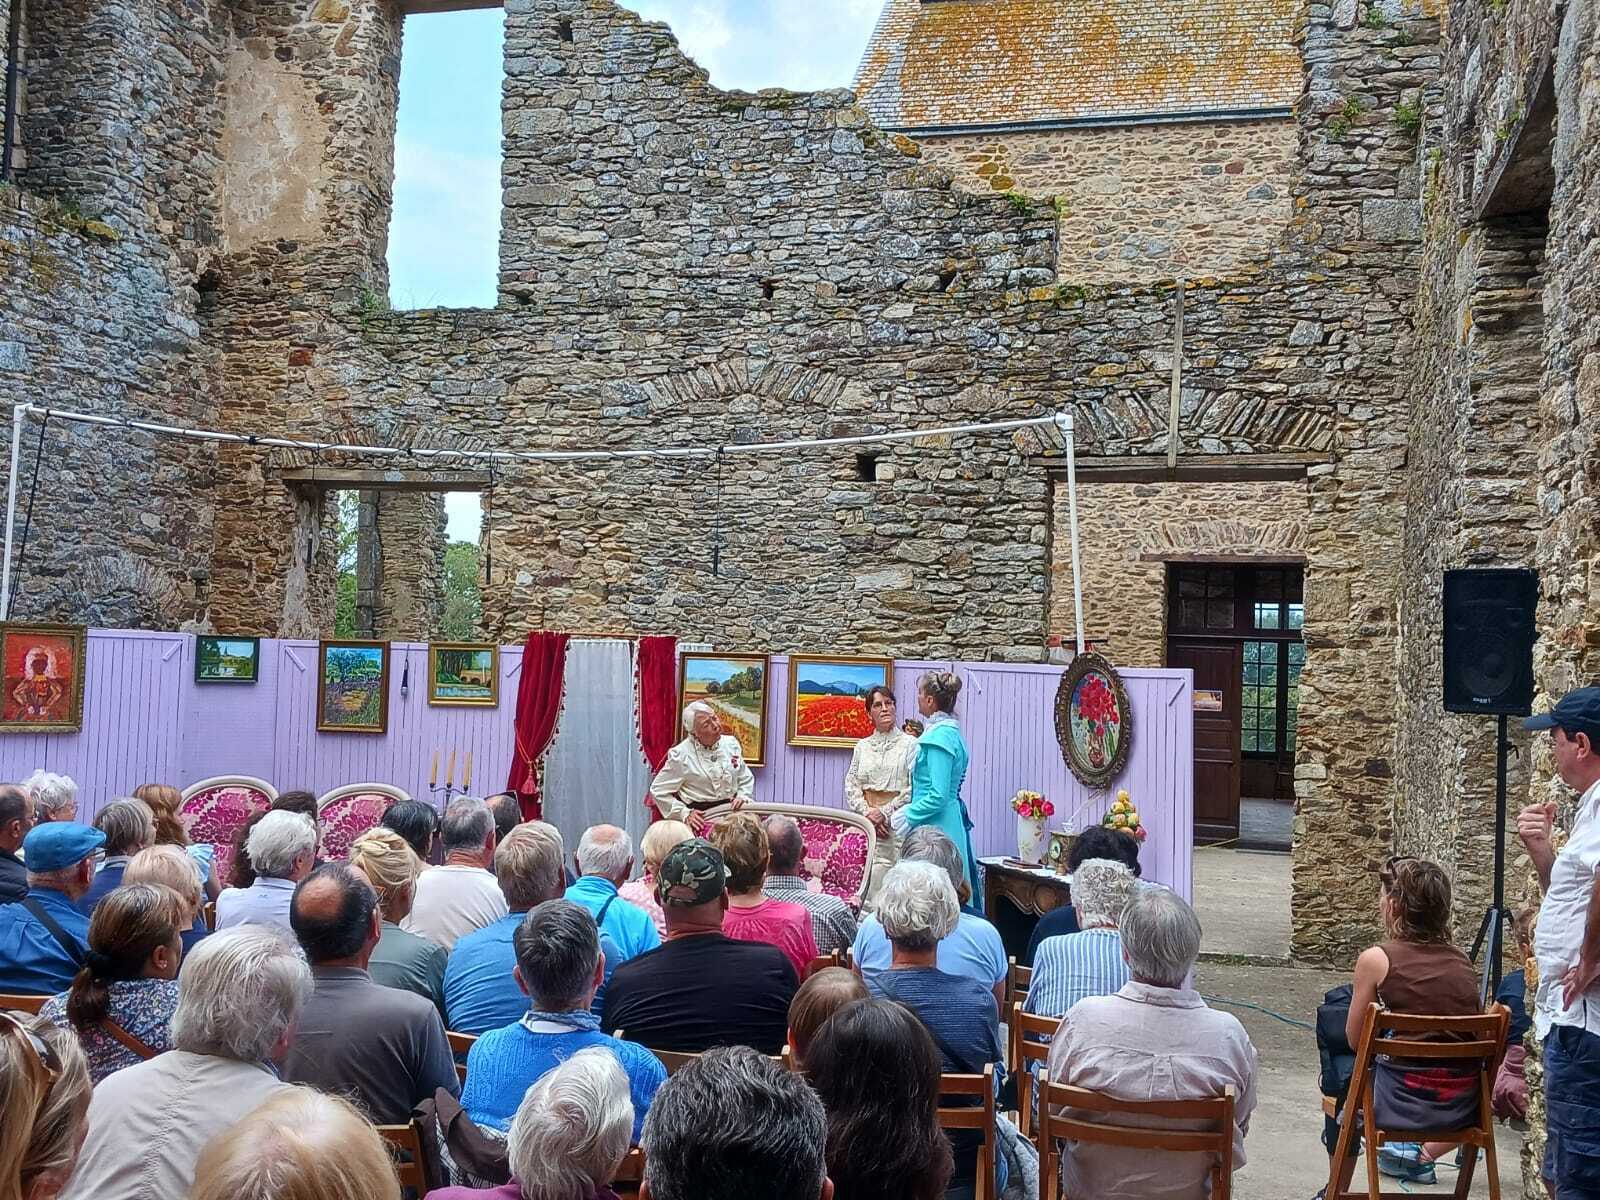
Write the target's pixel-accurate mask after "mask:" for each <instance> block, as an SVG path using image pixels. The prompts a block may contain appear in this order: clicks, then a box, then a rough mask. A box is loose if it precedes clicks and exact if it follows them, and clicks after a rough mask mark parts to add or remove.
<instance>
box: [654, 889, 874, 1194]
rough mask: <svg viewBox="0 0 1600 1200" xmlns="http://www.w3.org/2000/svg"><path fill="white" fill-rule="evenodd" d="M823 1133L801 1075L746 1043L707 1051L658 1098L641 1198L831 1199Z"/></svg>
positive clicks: (823, 1121) (818, 1108) (816, 1104)
mask: <svg viewBox="0 0 1600 1200" xmlns="http://www.w3.org/2000/svg"><path fill="white" fill-rule="evenodd" d="M668 915H669V916H670V915H671V910H670V909H669V910H668ZM669 944H670V943H669ZM827 1133H828V1129H827V1117H826V1115H825V1114H824V1113H823V1111H822V1101H820V1100H818V1099H817V1094H816V1093H815V1092H813V1091H812V1090H811V1089H810V1088H809V1087H807V1086H806V1083H805V1081H804V1080H802V1079H801V1078H800V1077H799V1076H798V1075H794V1074H792V1073H790V1072H788V1071H786V1070H784V1069H783V1067H781V1066H780V1065H779V1064H777V1063H775V1062H773V1061H772V1060H771V1059H770V1058H765V1057H763V1056H762V1055H760V1054H758V1053H756V1052H755V1051H754V1050H751V1049H750V1048H749V1047H747V1046H729V1047H726V1048H724V1049H719V1050H712V1051H709V1052H708V1053H706V1054H705V1055H703V1056H702V1057H700V1058H698V1059H696V1060H695V1061H694V1062H692V1063H690V1064H689V1065H688V1066H686V1067H684V1068H683V1069H682V1070H681V1071H679V1072H678V1073H677V1074H676V1075H674V1076H673V1077H672V1078H671V1079H669V1080H667V1082H666V1083H664V1084H662V1085H661V1090H660V1091H659V1092H657V1093H656V1100H655V1103H654V1104H652V1105H651V1106H650V1115H649V1116H648V1117H647V1118H645V1123H644V1140H643V1143H642V1144H643V1146H644V1152H645V1166H644V1183H643V1185H642V1187H641V1188H640V1191H639V1197H640V1200H752V1198H753V1197H756V1196H759V1197H761V1200H831V1198H832V1196H833V1184H832V1183H831V1182H830V1181H829V1179H828V1168H827V1163H826V1161H825V1159H824V1147H825V1146H826V1141H827ZM891 1194H892V1193H891Z"/></svg>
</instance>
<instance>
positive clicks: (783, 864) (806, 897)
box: [761, 813, 856, 954]
mask: <svg viewBox="0 0 1600 1200" xmlns="http://www.w3.org/2000/svg"><path fill="white" fill-rule="evenodd" d="M765 826H766V830H767V850H768V853H769V854H770V855H771V856H772V857H771V861H770V862H769V863H768V865H767V879H766V882H765V883H763V884H762V885H761V890H762V891H764V892H765V893H766V894H767V895H768V896H770V897H772V899H774V900H780V901H784V902H785V903H788V904H798V905H799V906H800V907H801V908H803V909H805V910H806V912H807V914H809V916H810V918H811V937H812V939H813V940H814V941H815V942H816V945H817V953H818V954H832V953H833V952H834V951H835V950H848V949H849V948H850V944H851V943H852V942H854V941H855V940H856V917H855V914H854V913H853V912H851V911H850V906H849V905H848V904H846V903H845V902H844V901H843V900H841V899H839V897H837V896H834V895H830V894H829V893H827V892H823V891H816V892H814V891H812V890H811V888H810V886H809V885H808V884H807V882H806V877H805V867H804V865H803V864H804V862H805V854H806V840H805V837H804V836H803V835H802V834H801V832H800V826H799V824H798V823H797V822H796V821H795V819H794V818H793V817H786V816H783V815H782V814H781V813H780V814H779V815H777V816H772V817H768V818H767V819H766V822H765Z"/></svg>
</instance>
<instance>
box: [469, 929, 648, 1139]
mask: <svg viewBox="0 0 1600 1200" xmlns="http://www.w3.org/2000/svg"><path fill="white" fill-rule="evenodd" d="M513 944H514V945H515V947H516V952H517V966H516V970H515V972H514V974H515V977H516V981H517V985H518V986H519V987H521V988H522V990H523V991H525V992H527V993H528V995H529V996H530V997H531V998H532V1000H533V1004H532V1007H531V1008H530V1010H529V1011H528V1012H527V1013H526V1014H525V1015H524V1016H523V1017H522V1019H521V1020H519V1021H517V1022H516V1023H515V1024H512V1025H507V1026H505V1027H504V1028H501V1029H493V1030H490V1031H489V1032H488V1033H486V1034H484V1035H483V1036H482V1037H480V1038H479V1039H478V1040H477V1041H476V1042H475V1043H473V1046H472V1050H471V1052H470V1053H469V1054H468V1055H467V1082H466V1085H465V1087H464V1088H463V1090H462V1093H461V1106H462V1107H463V1108H464V1109H466V1110H467V1115H468V1116H469V1117H471V1118H472V1120H473V1122H474V1123H476V1124H477V1125H479V1126H481V1127H484V1128H488V1129H497V1130H500V1131H501V1132H506V1131H509V1130H510V1128H511V1121H512V1118H513V1117H515V1116H516V1115H517V1106H518V1105H519V1104H521V1103H522V1097H523V1095H524V1094H525V1093H526V1092H527V1090H528V1088H529V1086H530V1085H532V1084H533V1083H534V1081H536V1080H537V1079H538V1078H539V1076H541V1075H543V1074H544V1073H545V1072H546V1071H548V1070H549V1069H550V1068H551V1067H553V1066H555V1065H556V1064H557V1063H559V1062H561V1061H563V1060H564V1059H568V1058H571V1057H572V1056H573V1055H574V1054H576V1053H577V1052H578V1051H579V1050H583V1049H585V1048H587V1047H589V1046H603V1047H605V1048H606V1049H608V1050H610V1051H611V1053H613V1054H615V1055H616V1056H617V1061H618V1062H620V1063H621V1064H622V1069H623V1070H624V1071H625V1072H627V1075H628V1090H629V1093H630V1095H631V1096H632V1099H633V1115H634V1125H633V1137H634V1141H635V1142H637V1141H638V1140H639V1130H640V1128H641V1127H642V1126H643V1124H644V1117H645V1113H646V1112H648V1111H649V1108H650V1101H651V1100H652V1099H653V1098H654V1097H655V1094H656V1088H658V1087H660V1086H661V1084H662V1083H663V1082H664V1081H665V1080H666V1078H667V1070H666V1068H665V1067H663V1066H662V1065H661V1060H660V1059H658V1058H657V1057H656V1056H655V1055H653V1054H651V1053H650V1051H648V1050H646V1049H645V1048H644V1047H643V1046H639V1045H636V1044H634V1043H633V1042H622V1041H618V1040H617V1039H616V1038H614V1037H610V1036H608V1035H607V1034H604V1033H601V1032H600V1021H599V1019H598V1018H597V1017H595V1015H594V1014H593V1013H592V1012H590V1011H589V1006H590V1004H591V1003H592V1002H593V1000H594V992H595V989H596V988H597V987H599V986H600V982H601V980H602V979H604V978H605V965H606V964H605V956H604V955H602V954H601V953H600V937H599V932H598V930H597V929H596V927H595V923H594V917H593V916H592V915H591V914H590V913H589V911H588V910H587V909H585V908H584V907H583V906H582V905H579V904H574V903H573V902H572V901H570V900H546V901H545V902H544V903H543V904H540V905H538V906H537V907H536V908H534V909H533V910H532V911H531V912H529V913H528V915H527V916H526V917H524V918H523V920H522V923H521V924H520V925H519V926H518V927H517V930H516V934H515V935H514V938H513Z"/></svg>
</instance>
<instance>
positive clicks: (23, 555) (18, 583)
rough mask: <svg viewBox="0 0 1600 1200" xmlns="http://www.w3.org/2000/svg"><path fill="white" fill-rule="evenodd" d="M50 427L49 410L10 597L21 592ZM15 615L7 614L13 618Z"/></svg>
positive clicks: (36, 454)
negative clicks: (46, 438) (36, 495)
mask: <svg viewBox="0 0 1600 1200" xmlns="http://www.w3.org/2000/svg"><path fill="white" fill-rule="evenodd" d="M49 425H50V410H49V409H48V408H47V409H45V410H44V420H43V421H40V422H39V446H38V449H36V450H35V451H34V452H33V478H32V479H31V480H30V481H29V482H28V506H27V508H26V509H24V510H23V517H22V539H21V545H20V546H19V547H18V549H17V566H16V571H15V575H14V579H13V582H12V595H13V596H16V595H17V594H19V593H20V592H21V591H22V568H23V566H24V565H25V564H26V563H27V561H28V531H29V530H30V529H32V528H33V497H34V495H35V494H36V493H37V492H38V490H39V466H40V464H41V463H43V461H44V434H45V430H46V429H47V428H48V427H49ZM15 615H16V614H15V613H7V614H6V616H7V617H8V618H9V617H13V616H15Z"/></svg>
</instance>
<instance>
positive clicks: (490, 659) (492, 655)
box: [428, 642, 500, 708]
mask: <svg viewBox="0 0 1600 1200" xmlns="http://www.w3.org/2000/svg"><path fill="white" fill-rule="evenodd" d="M428 703H429V704H435V705H443V706H446V707H449V706H460V707H463V708H494V707H496V706H497V705H499V703H500V647H499V646H497V645H495V644H494V643H493V642H434V643H431V644H430V645H429V646H428Z"/></svg>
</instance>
